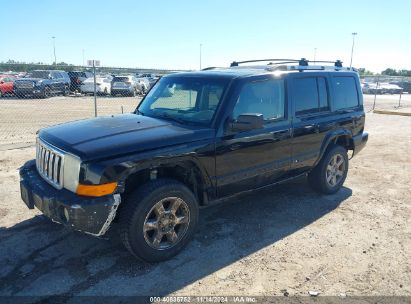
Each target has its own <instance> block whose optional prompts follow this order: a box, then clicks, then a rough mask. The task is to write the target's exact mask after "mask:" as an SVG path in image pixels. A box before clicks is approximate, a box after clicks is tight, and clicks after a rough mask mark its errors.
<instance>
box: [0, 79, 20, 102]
mask: <svg viewBox="0 0 411 304" xmlns="http://www.w3.org/2000/svg"><path fill="white" fill-rule="evenodd" d="M15 79H16V77H14V76H13V75H0V97H2V96H4V95H6V94H13V90H14V83H13V82H14V80H15Z"/></svg>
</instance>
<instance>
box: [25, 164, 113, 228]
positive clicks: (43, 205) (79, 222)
mask: <svg viewBox="0 0 411 304" xmlns="http://www.w3.org/2000/svg"><path fill="white" fill-rule="evenodd" d="M20 193H21V198H22V200H23V201H24V203H25V204H26V205H27V207H28V208H29V209H34V207H36V208H37V209H39V210H40V211H41V212H42V213H43V214H44V215H45V216H47V217H48V218H50V219H51V220H53V221H55V222H58V223H60V224H63V225H65V226H68V227H71V228H73V229H74V230H79V231H82V232H85V233H89V234H92V235H95V236H101V235H103V234H105V233H106V231H107V230H108V228H109V227H110V224H111V222H112V220H113V219H114V217H115V215H116V211H117V207H118V206H119V204H120V202H121V197H120V194H114V195H107V196H103V197H85V196H79V195H76V194H75V193H73V192H71V191H68V190H66V189H61V190H57V189H55V188H54V187H52V186H51V185H49V184H48V183H47V182H46V181H45V180H43V178H42V177H41V176H40V175H39V174H38V173H37V170H36V164H35V161H34V160H31V161H29V162H27V163H25V164H24V166H23V167H21V168H20Z"/></svg>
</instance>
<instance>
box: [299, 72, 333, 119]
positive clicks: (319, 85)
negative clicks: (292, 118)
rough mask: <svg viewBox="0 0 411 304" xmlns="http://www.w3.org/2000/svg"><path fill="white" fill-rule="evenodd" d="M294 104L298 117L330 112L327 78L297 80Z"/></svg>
mask: <svg viewBox="0 0 411 304" xmlns="http://www.w3.org/2000/svg"><path fill="white" fill-rule="evenodd" d="M294 103H295V115H296V116H302V115H306V114H312V113H318V112H322V111H328V110H329V106H328V93H327V84H326V81H325V78H323V77H307V78H297V79H295V82H294Z"/></svg>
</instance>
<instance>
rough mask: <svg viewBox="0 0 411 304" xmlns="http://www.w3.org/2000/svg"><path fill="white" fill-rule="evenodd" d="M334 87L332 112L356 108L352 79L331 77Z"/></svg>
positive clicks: (356, 97) (356, 96)
mask: <svg viewBox="0 0 411 304" xmlns="http://www.w3.org/2000/svg"><path fill="white" fill-rule="evenodd" d="M332 83H333V87H334V99H333V100H334V107H333V108H334V110H341V109H347V108H353V107H357V106H358V104H359V100H358V92H357V85H356V81H355V78H354V77H349V76H347V77H332Z"/></svg>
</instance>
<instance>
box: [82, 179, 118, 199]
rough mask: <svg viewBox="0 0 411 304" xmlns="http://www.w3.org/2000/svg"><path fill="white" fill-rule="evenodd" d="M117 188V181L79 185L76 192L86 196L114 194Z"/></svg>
mask: <svg viewBox="0 0 411 304" xmlns="http://www.w3.org/2000/svg"><path fill="white" fill-rule="evenodd" d="M116 188H117V183H116V182H113V183H108V184H101V185H81V184H80V185H78V187H77V191H76V193H77V194H78V195H84V196H104V195H108V194H112V193H113V192H114V190H116Z"/></svg>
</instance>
